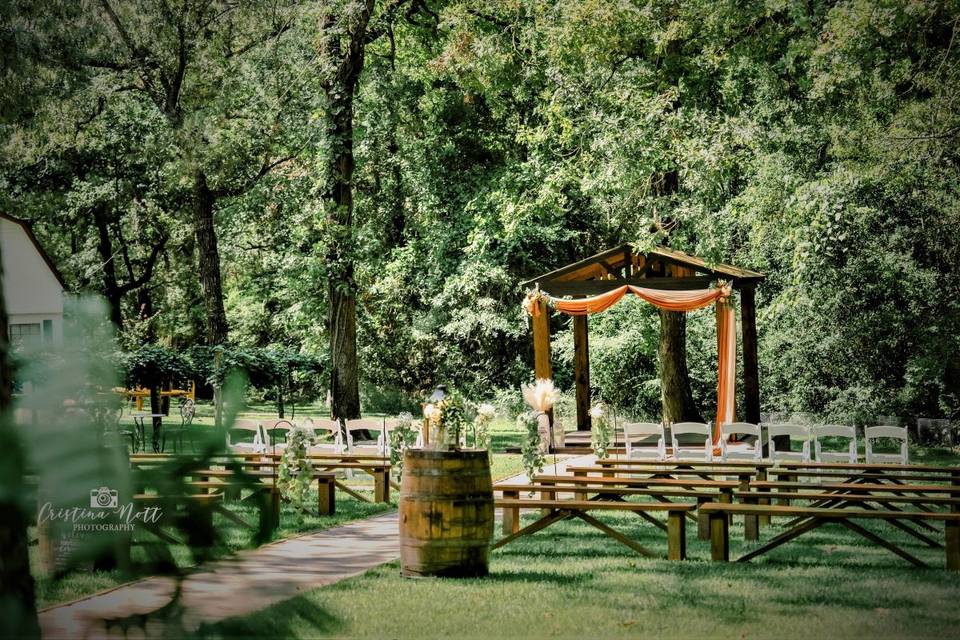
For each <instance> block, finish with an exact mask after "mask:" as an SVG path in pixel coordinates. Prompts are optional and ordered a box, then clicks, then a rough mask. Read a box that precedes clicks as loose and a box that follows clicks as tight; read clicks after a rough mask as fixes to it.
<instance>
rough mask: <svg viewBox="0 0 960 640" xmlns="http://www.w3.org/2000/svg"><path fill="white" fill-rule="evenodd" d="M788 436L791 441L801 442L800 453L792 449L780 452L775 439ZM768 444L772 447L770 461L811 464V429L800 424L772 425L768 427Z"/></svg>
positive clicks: (788, 448)
mask: <svg viewBox="0 0 960 640" xmlns="http://www.w3.org/2000/svg"><path fill="white" fill-rule="evenodd" d="M781 436H787V437H788V438H790V440H791V441H793V440H799V441H800V451H794V450H793V449H792V447H789V446H788V447H787V448H786V449H780V450H778V449H777V447H776V444H774V439H775V438H779V437H781ZM767 442H768V444H769V447H770V461H771V462H773V463H774V464H776V463H778V462H810V427H805V426H803V425H799V424H771V425H769V426H767Z"/></svg>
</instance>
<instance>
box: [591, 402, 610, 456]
mask: <svg viewBox="0 0 960 640" xmlns="http://www.w3.org/2000/svg"><path fill="white" fill-rule="evenodd" d="M590 418H591V433H590V444H591V446H592V447H593V453H594V454H595V455H596V456H597V458H598V459H600V460H603V459H604V458H609V457H610V443H611V442H612V441H613V429H612V428H611V424H610V421H609V420H607V416H606V413H605V412H604V410H603V408H602V407H601V406H600V405H597V406H595V407H593V409H591V410H590Z"/></svg>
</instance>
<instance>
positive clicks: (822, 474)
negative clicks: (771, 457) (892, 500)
mask: <svg viewBox="0 0 960 640" xmlns="http://www.w3.org/2000/svg"><path fill="white" fill-rule="evenodd" d="M767 476H768V477H769V478H771V479H774V478H781V477H784V478H818V479H821V480H828V481H835V480H836V479H838V478H844V479H847V480H851V481H852V480H860V481H866V480H877V481H886V482H891V483H896V482H903V483H917V482H950V480H951V478H950V476H948V475H944V474H938V473H927V472H924V473H914V474H911V473H905V472H903V473H901V472H888V473H884V472H881V471H873V470H869V471H858V470H855V469H849V470H846V471H839V470H833V469H802V468H791V469H778V468H773V469H767Z"/></svg>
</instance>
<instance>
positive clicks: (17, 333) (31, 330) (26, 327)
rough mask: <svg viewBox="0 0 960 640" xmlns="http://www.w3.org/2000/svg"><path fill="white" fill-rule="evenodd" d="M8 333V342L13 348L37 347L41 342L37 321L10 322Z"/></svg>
mask: <svg viewBox="0 0 960 640" xmlns="http://www.w3.org/2000/svg"><path fill="white" fill-rule="evenodd" d="M8 334H9V337H10V344H11V346H13V348H14V349H18V348H21V347H39V346H40V344H41V338H40V323H39V322H36V323H30V324H11V325H10V329H9V331H8Z"/></svg>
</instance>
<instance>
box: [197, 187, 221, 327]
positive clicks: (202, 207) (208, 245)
mask: <svg viewBox="0 0 960 640" xmlns="http://www.w3.org/2000/svg"><path fill="white" fill-rule="evenodd" d="M194 181H195V182H194V196H195V198H196V202H195V203H194V220H193V224H194V234H195V235H196V238H197V256H198V263H199V267H200V269H199V270H200V284H201V285H202V286H203V300H204V304H205V306H206V311H207V341H208V342H209V343H210V344H211V345H218V344H223V343H225V342H226V341H227V314H226V312H225V311H224V308H223V286H222V285H221V281H220V252H219V250H218V249H217V230H216V228H215V227H214V224H213V213H214V208H215V206H216V197H215V196H214V194H213V192H212V191H211V190H210V187H209V185H208V184H207V176H206V174H204V173H203V171H201V170H198V171H197V172H196V175H195V176H194Z"/></svg>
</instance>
